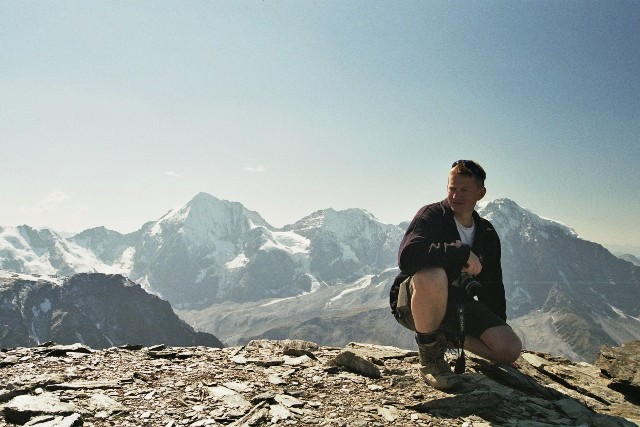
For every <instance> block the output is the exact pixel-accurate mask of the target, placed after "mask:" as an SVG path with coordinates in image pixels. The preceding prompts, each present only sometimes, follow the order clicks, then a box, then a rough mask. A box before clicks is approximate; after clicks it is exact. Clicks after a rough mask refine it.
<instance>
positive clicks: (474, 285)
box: [451, 273, 482, 297]
mask: <svg viewBox="0 0 640 427" xmlns="http://www.w3.org/2000/svg"><path fill="white" fill-rule="evenodd" d="M451 286H455V287H457V288H461V289H464V291H465V292H466V293H467V295H469V296H472V297H474V296H476V295H477V294H478V291H479V290H480V288H481V287H482V284H481V283H480V282H478V281H477V280H476V278H475V277H473V276H472V275H470V274H467V273H460V277H458V278H457V279H456V280H454V281H453V283H452V284H451Z"/></svg>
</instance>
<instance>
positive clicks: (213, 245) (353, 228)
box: [0, 193, 640, 359]
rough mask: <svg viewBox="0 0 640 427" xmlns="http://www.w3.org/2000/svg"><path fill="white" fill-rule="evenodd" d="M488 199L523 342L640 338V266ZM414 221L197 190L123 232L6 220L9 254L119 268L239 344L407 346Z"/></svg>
mask: <svg viewBox="0 0 640 427" xmlns="http://www.w3.org/2000/svg"><path fill="white" fill-rule="evenodd" d="M478 211H479V213H480V214H481V215H482V216H484V217H486V218H487V219H489V220H490V221H491V222H492V223H493V225H494V227H495V228H496V230H497V232H498V234H499V235H500V237H501V241H502V248H503V250H502V263H503V275H504V281H505V287H506V291H507V299H508V304H507V314H508V316H509V319H510V323H512V324H513V326H514V328H515V329H516V330H517V331H518V332H519V333H520V334H521V335H522V336H523V338H524V341H525V345H527V344H530V345H531V346H534V347H530V348H534V349H539V350H543V351H545V350H549V349H550V348H552V349H557V348H562V349H563V354H565V355H568V356H569V357H573V358H586V359H588V358H589V355H590V354H594V355H595V354H596V352H597V347H598V346H599V345H601V344H611V343H612V342H615V343H616V344H620V343H621V342H622V341H624V340H627V339H638V338H640V321H639V320H638V318H640V304H639V297H638V290H640V289H639V288H640V284H639V283H640V268H638V267H637V266H634V265H633V264H632V263H629V262H626V261H624V260H622V259H619V258H617V257H615V256H613V255H612V254H611V253H610V252H609V251H607V250H606V249H605V248H603V247H602V246H601V245H598V244H597V243H593V242H588V241H585V240H583V239H580V238H579V236H577V235H576V233H575V232H574V231H573V230H572V229H571V228H570V227H568V226H566V225H563V224H561V223H558V222H556V221H552V220H548V219H544V218H541V217H539V216H537V215H536V214H534V213H533V212H531V211H530V210H527V209H525V208H522V207H520V206H518V205H517V204H516V203H515V202H513V201H511V200H508V199H498V200H494V201H490V202H484V203H482V204H479V206H478ZM406 225H407V223H403V224H401V225H390V224H383V223H381V222H379V221H378V220H377V219H376V218H375V217H374V216H373V215H371V214H370V213H368V212H366V211H364V210H361V209H347V210H343V211H336V210H333V209H324V210H320V211H317V212H314V213H312V214H311V215H309V216H307V217H305V218H302V219H301V220H299V221H297V222H295V223H294V224H291V225H288V226H285V227H283V228H281V229H277V228H275V227H272V226H271V225H269V224H268V223H267V222H266V221H265V220H264V219H263V218H262V217H261V216H260V215H259V214H258V213H256V212H253V211H250V210H248V209H246V208H245V207H244V206H242V205H241V204H240V203H236V202H229V201H225V200H219V199H217V198H215V197H213V196H211V195H208V194H205V193H200V194H198V195H197V196H196V197H194V198H193V199H192V200H191V201H189V202H188V203H187V204H185V205H183V206H180V207H177V208H176V209H173V210H171V211H169V212H168V213H167V214H165V215H164V216H162V217H160V218H159V219H158V220H156V221H151V222H148V223H146V224H144V225H143V226H142V227H141V228H140V230H138V231H136V232H134V233H131V234H127V235H122V234H120V233H116V232H113V231H110V230H106V229H104V228H96V229H92V230H86V231H84V232H82V233H80V234H78V235H76V236H73V237H72V238H69V239H64V238H62V237H61V236H59V235H57V234H56V233H55V232H53V231H51V230H46V229H43V230H33V229H31V228H29V227H27V226H22V227H15V228H0V268H4V269H7V270H13V271H17V272H21V273H39V274H59V275H69V274H73V273H77V272H91V271H97V272H105V273H120V274H123V275H125V276H127V277H129V278H130V279H131V280H133V281H134V282H137V283H139V284H141V285H142V286H143V287H144V288H145V289H146V290H147V291H149V292H151V293H155V294H156V295H158V296H160V297H161V298H164V299H166V300H168V301H169V302H170V303H171V304H172V306H173V307H174V309H176V310H179V313H180V315H181V316H182V317H183V318H185V319H188V321H189V322H190V323H191V324H192V325H197V327H198V328H199V329H202V330H206V331H208V332H211V333H213V334H215V335H216V336H218V337H220V339H222V340H223V341H224V342H226V343H227V344H229V345H234V344H239V343H243V341H244V340H246V339H249V338H256V337H260V336H269V337H282V336H287V335H290V336H291V337H294V338H307V339H312V340H314V341H317V342H321V343H325V344H335V345H339V344H342V343H341V342H339V340H341V339H350V340H358V341H367V340H368V341H370V342H377V343H381V344H385V343H386V344H391V345H401V346H404V345H411V336H410V334H409V335H407V333H406V331H403V330H401V329H397V328H396V325H395V324H394V323H395V321H394V320H393V319H392V317H391V316H390V314H389V309H388V289H389V286H390V284H391V281H392V280H393V277H394V276H395V275H396V274H397V267H396V255H397V248H398V245H399V242H400V240H401V238H402V235H403V232H404V228H405V227H406ZM375 319H377V320H375ZM389 322H392V323H391V324H389ZM345 324H348V325H349V327H348V328H347V327H345ZM389 325H392V326H389ZM394 328H396V329H394ZM327 331H331V334H329V335H331V336H332V337H333V338H331V339H334V340H336V341H334V342H329V341H328V340H329V337H328V336H327ZM313 334H319V335H317V336H310V335H313ZM322 334H325V336H322ZM295 335H304V337H301V336H295ZM358 335H361V337H359V336H358ZM407 337H408V338H407ZM577 337H579V338H577ZM594 349H595V351H594Z"/></svg>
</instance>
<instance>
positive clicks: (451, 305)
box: [391, 160, 522, 390]
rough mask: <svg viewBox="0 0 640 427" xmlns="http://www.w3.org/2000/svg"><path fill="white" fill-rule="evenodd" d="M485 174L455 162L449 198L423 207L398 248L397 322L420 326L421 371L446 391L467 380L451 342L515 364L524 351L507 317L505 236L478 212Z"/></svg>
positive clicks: (476, 167) (467, 163)
mask: <svg viewBox="0 0 640 427" xmlns="http://www.w3.org/2000/svg"><path fill="white" fill-rule="evenodd" d="M485 179H486V173H485V171H484V169H483V168H482V167H481V166H480V165H479V164H478V163H476V162H474V161H472V160H458V161H456V162H454V163H453V165H452V169H451V171H450V172H449V178H448V181H447V198H446V199H445V200H443V201H441V202H438V203H433V204H430V205H427V206H424V207H423V208H421V209H420V210H419V211H418V213H417V214H416V215H415V217H414V218H413V220H412V221H411V224H410V225H409V227H408V229H407V231H406V233H405V236H404V238H403V240H402V242H401V244H400V249H399V253H398V265H399V267H400V274H399V275H398V276H397V277H396V279H395V281H394V284H393V286H392V288H391V307H392V310H393V312H394V316H395V317H396V320H397V321H398V322H399V323H400V324H402V325H403V326H405V327H407V328H409V329H411V330H413V331H414V332H415V337H416V342H417V344H418V354H419V358H420V365H421V367H420V375H421V376H422V378H423V379H424V380H425V381H426V382H427V383H428V384H430V385H431V386H432V387H434V388H436V389H439V390H447V389H450V388H453V387H455V386H457V385H459V384H460V383H461V378H460V377H459V376H458V375H456V374H455V373H454V372H452V371H451V368H450V367H449V364H448V363H447V362H446V360H445V352H446V350H447V348H456V347H457V345H459V344H460V342H461V341H462V342H464V348H465V349H467V350H469V351H471V352H473V353H475V354H476V355H478V356H481V357H483V358H486V359H488V360H490V361H493V362H498V363H513V362H514V361H515V360H516V359H517V358H518V356H519V355H520V352H521V350H522V343H521V341H520V339H519V338H518V336H517V335H516V334H515V333H514V331H513V330H512V329H511V327H509V326H508V325H507V323H506V319H507V314H506V301H505V294H504V284H503V283H502V266H501V263H500V250H501V249H500V239H499V237H498V234H497V233H496V231H495V229H494V228H493V226H492V225H491V223H490V222H489V221H487V220H486V219H484V218H481V217H480V215H479V214H478V213H477V212H476V211H475V206H476V202H478V201H479V200H480V199H482V198H483V197H484V195H485V193H486V188H485V186H484V181H485ZM474 297H475V298H474ZM461 316H462V317H463V319H460V317H461ZM461 320H464V322H463V325H461ZM461 326H463V328H464V329H463V330H462V333H461V330H460V327H461ZM459 338H463V339H462V340H461V339H459Z"/></svg>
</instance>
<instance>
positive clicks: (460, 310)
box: [455, 303, 465, 375]
mask: <svg viewBox="0 0 640 427" xmlns="http://www.w3.org/2000/svg"><path fill="white" fill-rule="evenodd" d="M456 312H457V314H458V345H459V347H460V348H459V355H458V359H457V360H456V366H455V372H456V374H458V375H460V374H463V373H464V370H465V360H464V358H465V354H464V335H465V332H464V329H465V328H464V305H463V304H462V303H460V304H458V305H457V306H456Z"/></svg>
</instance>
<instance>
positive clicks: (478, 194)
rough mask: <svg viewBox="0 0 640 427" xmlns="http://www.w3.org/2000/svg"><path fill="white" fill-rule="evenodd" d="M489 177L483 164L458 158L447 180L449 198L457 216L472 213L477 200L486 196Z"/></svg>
mask: <svg viewBox="0 0 640 427" xmlns="http://www.w3.org/2000/svg"><path fill="white" fill-rule="evenodd" d="M486 178H487V174H486V173H485V171H484V169H482V166H480V165H479V164H478V163H476V162H474V161H473V160H458V161H456V162H454V163H453V165H451V171H450V172H449V180H448V181H447V200H448V201H449V206H451V209H452V210H453V213H454V214H455V215H456V217H459V218H462V217H465V216H468V215H471V213H472V212H473V210H474V209H475V207H476V202H478V201H479V200H480V199H482V198H483V197H484V195H485V194H486V192H487V190H486V188H485V187H484V180H485V179H486Z"/></svg>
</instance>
